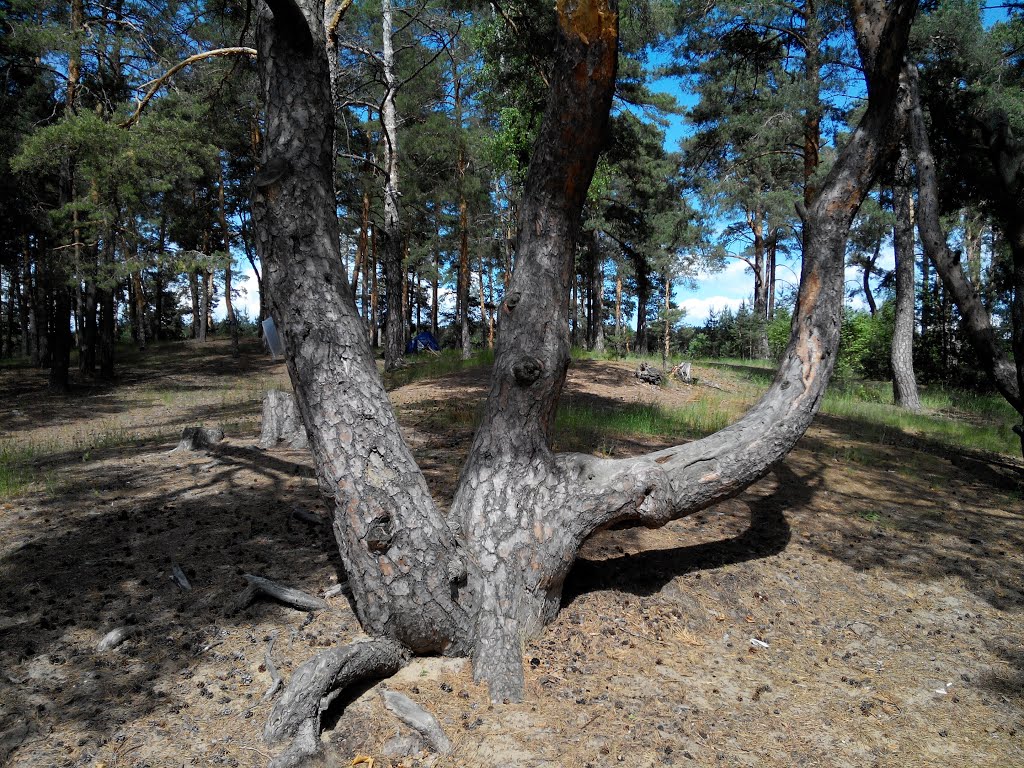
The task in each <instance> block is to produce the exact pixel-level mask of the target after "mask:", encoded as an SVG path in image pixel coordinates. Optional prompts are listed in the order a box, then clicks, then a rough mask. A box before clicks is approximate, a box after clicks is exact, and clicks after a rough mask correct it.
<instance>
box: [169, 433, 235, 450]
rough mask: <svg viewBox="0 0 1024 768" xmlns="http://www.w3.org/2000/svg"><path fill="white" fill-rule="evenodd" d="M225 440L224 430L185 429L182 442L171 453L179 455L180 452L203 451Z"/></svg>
mask: <svg viewBox="0 0 1024 768" xmlns="http://www.w3.org/2000/svg"><path fill="white" fill-rule="evenodd" d="M223 439H224V430H223V429H216V428H210V427H185V428H184V429H183V430H182V431H181V440H179V441H178V445H177V446H176V447H175V448H174V450H172V451H171V453H177V452H178V451H201V450H204V449H206V448H209V447H210V446H212V445H213V444H214V443H219V442H220V441H221V440H223Z"/></svg>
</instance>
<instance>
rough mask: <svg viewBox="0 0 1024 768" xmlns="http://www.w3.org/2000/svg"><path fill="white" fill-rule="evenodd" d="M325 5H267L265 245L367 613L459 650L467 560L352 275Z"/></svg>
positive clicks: (430, 643) (324, 481)
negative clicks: (421, 458)
mask: <svg viewBox="0 0 1024 768" xmlns="http://www.w3.org/2000/svg"><path fill="white" fill-rule="evenodd" d="M322 13H323V7H322V4H320V3H317V2H308V3H307V2H302V3H299V2H292V1H290V0H271V1H270V2H267V3H265V4H264V5H263V6H261V11H260V19H259V24H258V33H259V45H258V50H259V52H260V56H259V60H260V73H261V80H262V88H263V93H264V103H265V105H266V135H265V140H264V143H263V144H264V146H263V153H264V154H263V158H262V167H263V170H261V171H260V172H259V173H258V174H257V178H256V184H255V187H256V189H255V194H254V200H253V212H254V220H255V224H256V245H257V249H258V251H259V254H260V257H261V260H262V262H263V264H264V265H265V272H266V278H267V281H268V286H269V288H270V290H269V291H268V293H269V294H270V310H271V314H272V315H273V317H274V320H275V322H276V323H277V325H278V328H279V329H280V331H281V333H282V335H283V337H284V341H285V346H286V348H287V350H288V370H289V374H290V377H291V380H292V385H293V389H294V391H295V396H296V401H297V403H298V406H299V411H300V413H301V414H302V417H303V422H304V423H305V424H306V426H307V430H308V432H309V437H310V448H311V450H312V454H313V458H314V461H315V465H316V468H317V475H318V477H319V479H320V486H321V489H322V491H323V492H324V494H325V495H326V496H327V497H328V498H329V499H332V500H333V501H334V504H335V519H334V531H335V536H336V538H337V541H338V546H339V550H340V552H341V556H342V560H343V561H344V564H345V570H346V573H347V574H348V577H349V584H350V586H351V588H352V593H353V596H354V599H355V602H356V606H357V613H358V615H359V619H360V622H361V623H362V625H363V628H364V629H365V630H366V631H367V632H368V633H370V634H372V635H379V636H389V637H392V638H394V639H395V640H397V641H398V642H401V643H402V644H404V645H405V646H407V647H409V648H410V649H412V650H413V651H417V652H427V651H434V652H438V651H445V650H451V649H453V648H456V647H457V646H458V643H457V641H458V640H459V639H460V635H461V634H462V633H461V632H460V629H464V628H465V627H466V626H468V618H467V614H466V611H465V608H464V607H463V606H462V605H460V603H459V602H458V589H457V588H456V587H455V584H456V582H457V581H458V578H459V576H458V574H459V572H460V571H461V569H462V566H461V565H460V563H461V558H460V557H459V555H458V552H457V548H456V544H455V539H454V536H453V535H452V532H451V531H450V530H449V528H448V526H447V524H446V522H445V520H444V517H443V515H442V514H441V512H440V510H439V509H438V508H437V507H436V506H435V505H434V502H433V500H432V499H431V498H430V494H429V493H428V491H427V486H426V482H425V481H424V479H423V476H422V474H421V473H420V472H419V470H418V468H417V467H416V464H415V462H414V461H413V458H412V455H411V453H410V452H409V450H408V448H407V446H406V445H405V442H404V440H403V439H402V436H401V433H400V432H399V429H398V425H397V421H396V419H395V416H394V412H393V411H392V409H391V406H390V403H389V402H388V399H387V395H386V393H385V391H384V388H383V386H382V384H381V381H380V377H379V375H378V374H377V370H376V366H375V364H374V361H373V356H372V353H371V351H370V348H369V345H368V344H367V342H366V336H365V334H364V333H363V331H362V322H361V320H360V318H359V315H358V312H357V311H356V307H355V302H354V300H353V297H352V293H351V290H350V286H349V285H348V283H347V281H345V280H344V279H343V278H344V275H343V272H344V270H343V269H342V262H341V258H340V254H339V252H338V251H339V248H338V231H337V226H338V225H337V217H336V215H335V193H334V184H333V181H334V180H333V167H334V165H333V149H332V148H333V129H334V125H333V113H332V112H331V111H330V110H328V109H326V108H325V105H327V104H329V103H330V84H329V67H328V62H327V57H326V54H325V41H324V28H323V18H322ZM268 170H273V171H274V172H273V173H268ZM399 278H401V273H400V272H399ZM392 285H393V286H394V289H398V286H399V283H398V282H395V283H393V284H392ZM394 310H397V307H394V308H393V311H394ZM398 319H399V320H401V317H400V315H399V316H398ZM356 449H358V450H356ZM449 574H452V575H449ZM462 643H463V644H462V646H461V647H459V649H460V650H465V641H464V639H462Z"/></svg>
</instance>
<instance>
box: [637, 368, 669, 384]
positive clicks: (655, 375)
mask: <svg viewBox="0 0 1024 768" xmlns="http://www.w3.org/2000/svg"><path fill="white" fill-rule="evenodd" d="M633 375H634V376H636V377H637V378H638V379H640V381H642V382H644V383H645V384H660V383H661V379H662V376H663V374H662V372H661V369H659V368H655V367H654V366H653V365H650V364H649V363H640V367H639V368H637V369H636V370H635V371H633Z"/></svg>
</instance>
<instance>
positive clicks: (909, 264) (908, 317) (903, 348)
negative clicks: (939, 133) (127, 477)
mask: <svg viewBox="0 0 1024 768" xmlns="http://www.w3.org/2000/svg"><path fill="white" fill-rule="evenodd" d="M895 177H896V183H895V185H894V187H893V192H892V194H893V203H894V209H895V211H894V213H895V214H896V223H895V225H894V227H893V251H894V252H895V256H896V318H895V322H894V324H893V332H892V352H891V356H890V362H891V364H892V388H893V400H894V402H895V403H896V405H898V406H899V407H901V408H906V409H907V410H909V411H919V410H921V399H920V397H918V392H917V379H916V378H915V376H914V199H913V191H912V189H911V183H912V179H911V175H910V149H909V147H907V145H906V142H905V141H904V142H901V144H900V154H899V159H898V160H897V163H896V173H895Z"/></svg>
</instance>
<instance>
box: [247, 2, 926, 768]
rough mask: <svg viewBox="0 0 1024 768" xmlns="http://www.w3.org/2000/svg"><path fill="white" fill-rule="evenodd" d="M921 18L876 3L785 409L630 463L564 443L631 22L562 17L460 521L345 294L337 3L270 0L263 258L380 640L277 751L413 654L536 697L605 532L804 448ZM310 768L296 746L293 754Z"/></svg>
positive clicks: (824, 208) (288, 704) (682, 509)
mask: <svg viewBox="0 0 1024 768" xmlns="http://www.w3.org/2000/svg"><path fill="white" fill-rule="evenodd" d="M914 5H915V4H914V3H912V2H909V3H905V4H904V3H896V4H895V7H896V8H897V9H898V11H899V13H897V14H895V16H892V15H890V14H889V13H888V12H886V11H885V6H883V5H882V4H881V0H877V2H873V3H871V6H872V7H871V9H870V11H871V13H865V14H862V15H861V17H856V18H855V27H856V28H857V30H858V38H859V39H863V38H865V37H867V43H866V46H865V47H866V50H867V52H868V54H870V58H869V57H868V56H865V65H866V68H867V70H868V72H869V78H870V80H869V83H870V84H869V105H868V109H867V112H866V114H865V116H864V117H863V118H862V121H861V123H860V125H859V126H858V128H857V130H855V131H854V133H853V136H852V137H851V140H850V142H849V145H848V146H847V147H846V148H845V149H844V150H843V152H842V153H841V154H840V156H839V157H838V159H837V161H836V163H835V165H834V167H833V170H832V172H831V173H830V175H829V177H828V178H827V179H826V180H825V182H824V183H823V185H822V188H821V191H820V192H819V194H818V195H817V197H816V198H815V200H814V202H813V204H812V205H811V206H808V207H807V208H806V210H804V211H803V218H804V227H805V230H806V231H807V232H808V237H807V243H808V244H809V249H808V252H807V253H806V254H805V261H804V270H803V275H802V278H801V292H800V298H799V301H798V305H797V311H796V313H795V316H794V322H793V335H792V339H791V342H790V346H789V348H788V350H787V352H786V354H785V355H784V357H783V360H782V364H781V366H780V369H779V372H778V374H777V376H776V379H775V382H774V383H773V385H772V387H771V388H770V389H769V391H768V393H767V394H766V395H765V397H764V398H763V399H762V400H761V401H760V402H759V403H758V404H757V405H755V406H754V407H753V408H752V409H751V411H750V412H749V413H748V414H747V415H746V416H745V417H744V418H743V419H741V420H740V421H739V422H737V423H736V424H735V425H733V426H732V427H729V428H728V429H726V430H723V431H722V432H719V433H717V434H715V435H712V436H710V437H708V438H705V439H703V440H700V441H696V442H692V443H689V444H686V445H683V446H678V447H674V448H668V449H665V450H662V451H658V452H656V453H654V454H649V455H647V456H641V457H637V458H631V459H623V460H609V459H599V458H597V457H593V456H585V455H579V454H571V455H563V456H557V455H555V454H553V453H552V452H551V450H550V448H549V445H548V436H549V430H550V427H551V424H552V422H553V420H554V415H555V409H556V406H557V401H558V395H559V393H560V391H561V388H562V385H563V383H564V380H565V374H566V369H567V367H568V363H569V351H570V350H569V329H568V325H567V323H566V322H565V318H566V314H567V309H568V300H569V293H570V288H571V281H572V279H573V272H574V269H573V257H574V245H575V243H576V240H577V236H578V228H579V224H580V214H581V211H582V206H583V203H584V200H585V197H586V193H587V188H588V186H589V184H590V180H591V177H592V175H593V171H594V167H595V165H596V159H597V154H598V150H599V148H600V147H601V145H602V143H603V141H604V129H605V125H606V122H607V117H608V110H609V107H610V104H611V97H612V92H613V90H614V83H615V70H616V61H617V21H618V19H617V13H616V10H615V8H614V6H613V5H612V6H610V5H607V4H605V3H604V2H602V0H595V2H593V3H588V4H579V5H571V6H570V5H569V4H568V3H561V2H560V3H559V5H558V21H559V33H560V39H559V42H558V46H557V52H556V56H557V57H556V63H555V66H554V67H553V70H552V73H551V91H550V94H549V98H548V104H547V110H546V112H545V116H544V120H543V122H542V125H541V128H540V133H539V136H538V140H537V143H536V145H535V152H534V156H533V159H532V162H531V163H530V170H529V176H528V178H527V182H526V187H525V191H524V196H523V203H522V206H521V209H520V214H519V235H518V241H517V248H516V260H517V263H516V269H515V272H514V273H513V275H512V279H511V284H510V286H509V291H508V293H507V294H506V297H505V299H504V301H503V302H502V305H501V313H500V316H501V320H500V322H501V329H500V331H501V332H500V335H499V337H498V345H497V350H496V355H495V364H494V372H493V378H492V384H491V393H490V396H489V397H488V399H487V402H486V404H485V407H484V415H483V420H482V423H481V426H480V428H479V430H478V432H477V434H476V437H475V438H474V442H473V446H472V448H471V451H470V455H469V458H468V460H467V463H466V466H465V468H464V469H463V472H462V476H461V479H460V483H459V487H458V490H457V492H456V497H455V500H454V503H453V505H452V508H451V511H450V513H449V515H448V517H447V519H446V517H445V516H444V515H442V513H441V511H440V510H439V509H438V508H437V507H436V505H435V504H434V502H433V501H432V500H431V498H430V496H429V494H428V492H427V487H426V483H425V482H424V480H423V476H422V473H420V471H419V470H418V468H417V467H416V465H415V463H414V462H413V459H412V456H411V454H410V452H409V450H408V448H407V447H406V445H405V443H404V442H403V440H402V438H401V434H400V432H399V430H398V426H397V423H396V421H395V418H394V413H393V411H392V409H391V407H390V405H389V403H388V400H387V396H386V393H385V392H384V390H383V387H382V386H381V383H380V378H379V376H378V375H377V373H376V368H375V366H374V362H373V359H372V356H371V353H370V349H369V347H368V345H367V344H366V338H365V335H364V333H363V331H362V325H361V322H360V320H359V316H358V313H357V312H356V308H355V302H354V300H353V297H352V294H351V290H350V286H349V285H348V284H347V282H346V281H345V279H344V270H343V268H342V265H341V259H340V254H339V252H338V236H337V220H336V215H335V195H334V189H333V151H332V149H333V141H332V131H333V110H331V109H329V108H328V106H327V105H328V104H329V97H330V83H329V79H330V75H329V66H328V64H327V61H326V55H325V40H324V37H325V36H324V30H323V18H322V14H323V4H322V3H321V2H318V1H317V0H265V4H261V6H260V9H259V16H260V19H259V25H258V47H259V51H260V56H259V62H260V71H261V76H262V81H263V89H264V100H265V104H266V123H267V134H266V142H265V148H264V155H263V168H264V170H263V171H261V172H260V173H259V174H258V175H257V179H256V184H255V187H256V191H255V199H254V215H255V220H256V223H257V243H258V247H259V249H260V254H261V256H262V258H263V259H264V263H265V264H266V265H267V267H266V270H267V278H268V281H269V285H270V286H271V290H270V295H271V297H272V298H271V304H272V307H271V309H272V312H273V315H274V318H275V320H276V321H277V323H278V324H279V326H280V328H281V330H282V333H283V335H284V337H285V342H286V347H287V349H288V369H289V374H290V376H291V379H292V383H293V386H294V389H295V393H296V401H297V403H298V407H299V411H300V413H301V414H302V418H303V421H304V422H305V424H306V427H307V430H308V432H309V437H310V445H311V449H312V453H313V458H314V462H315V465H316V468H317V474H318V477H319V479H320V484H321V488H322V489H323V491H324V492H325V493H326V495H327V496H328V497H330V498H331V499H332V500H333V501H334V503H335V512H334V531H335V536H336V538H337V542H338V546H339V550H340V552H341V556H342V559H343V561H344V564H345V568H346V572H347V574H348V577H349V584H350V586H351V587H352V592H353V599H354V601H355V604H356V610H357V614H358V617H359V620H360V622H361V624H362V626H363V628H364V629H365V630H366V631H367V633H369V634H370V635H371V636H373V639H372V640H369V641H366V642H365V643H359V644H355V645H351V646H349V647H348V648H346V649H343V650H331V651H327V652H325V653H323V654H320V655H319V656H318V657H316V658H315V659H313V660H311V661H310V662H307V664H305V665H303V667H301V668H300V669H299V670H298V671H297V672H296V674H295V675H294V676H293V678H292V680H291V682H290V683H289V685H288V688H287V690H286V692H285V694H284V695H283V696H282V699H281V700H280V701H279V702H278V704H277V705H275V707H274V709H273V711H272V713H271V718H270V721H269V722H268V724H267V728H266V732H265V733H266V736H267V737H268V738H269V739H271V740H279V739H282V738H287V737H295V738H296V741H295V742H294V745H295V749H296V750H298V751H299V752H302V751H308V750H311V749H315V748H316V744H317V738H316V730H317V727H318V723H319V711H320V706H319V705H320V704H321V703H322V702H323V701H324V700H325V697H326V698H327V699H328V700H329V699H330V698H331V696H330V695H329V694H328V692H329V691H330V689H331V688H332V687H335V686H337V685H339V684H340V685H347V684H348V683H349V682H350V681H351V680H352V679H353V678H354V677H356V676H362V675H365V674H379V673H388V672H390V671H394V669H395V668H397V667H398V666H400V665H401V663H403V660H404V655H405V653H406V652H407V651H411V652H437V651H441V652H447V653H467V652H471V653H472V655H473V663H474V672H475V674H476V676H477V678H478V679H481V680H485V681H486V682H487V683H488V685H489V687H490V692H491V697H492V698H493V699H495V700H498V701H501V700H503V699H509V700H515V699H518V698H520V697H521V696H522V693H523V673H522V656H521V652H522V643H523V641H524V639H525V638H526V637H529V636H530V635H531V634H532V633H534V632H536V631H538V630H539V629H540V628H541V627H542V626H543V625H544V624H545V623H546V622H547V621H549V620H550V619H551V618H552V617H553V616H554V615H555V614H556V612H557V610H558V607H559V602H560V597H561V588H562V584H563V582H564V579H565V576H566V574H567V572H568V570H569V568H570V567H571V564H572V562H573V559H574V557H575V555H576V553H577V551H578V549H579V547H580V546H581V544H582V543H583V541H584V540H585V539H586V538H587V537H588V536H590V535H591V534H592V533H593V532H594V531H595V530H597V529H599V528H603V527H606V526H608V525H612V524H615V523H617V522H620V521H626V520H636V521H639V522H641V523H643V524H645V525H651V526H656V525H661V524H664V523H665V522H667V521H668V520H670V519H674V518H676V517H680V516H682V515H685V514H689V513H690V512H693V511H695V510H697V509H701V508H703V507H705V506H707V505H709V504H711V503H713V502H715V501H717V500H719V499H722V498H726V497H728V496H731V495H734V494H735V493H737V492H739V491H740V490H741V489H742V488H743V487H745V486H746V485H748V484H749V483H750V482H752V481H754V480H756V479H757V478H758V477H760V476H762V475H763V474H764V473H765V472H766V471H767V470H768V469H769V467H770V466H771V465H772V464H773V463H775V462H776V461H778V460H779V459H780V458H781V457H782V456H784V455H785V453H786V452H787V451H788V450H789V449H790V448H791V447H792V446H793V444H794V443H795V442H796V440H797V439H799V437H800V436H801V435H802V434H803V432H804V430H805V429H806V427H807V426H808V424H809V423H810V421H811V419H812V417H813V415H814V413H815V411H816V409H817V405H818V403H819V402H820V399H821V397H822V395H823V393H824V388H825V385H826V384H827V381H828V377H829V373H830V371H831V368H832V365H833V362H834V360H835V354H836V348H837V345H838V336H839V325H840V322H839V321H840V319H841V312H842V298H843V290H842V288H843V265H844V259H843V256H844V250H845V240H846V235H847V232H848V229H849V225H850V222H851V220H852V218H853V216H854V215H855V214H856V212H857V209H858V207H859V205H860V203H861V202H862V200H863V198H864V195H865V194H866V191H867V189H868V188H869V187H870V185H871V183H872V182H873V181H874V178H875V176H876V174H877V171H878V168H879V166H880V165H881V163H883V162H884V161H885V160H886V159H887V158H886V155H887V150H888V146H889V140H890V139H891V136H890V134H889V131H890V130H891V129H892V128H893V127H894V126H896V125H897V124H898V121H897V120H896V119H895V118H896V113H895V111H894V110H893V108H892V107H893V104H894V102H895V80H896V73H897V72H898V69H899V61H900V59H901V57H902V51H903V50H904V49H905V44H906V36H907V28H908V26H909V15H910V12H912V10H913V8H914ZM271 11H272V13H273V16H271ZM894 57H895V61H894ZM296 116H301V117H302V119H297V118H296ZM272 169H283V172H274V173H268V170H272ZM295 759H296V752H294V751H293V752H290V753H288V754H287V756H286V757H285V760H287V761H294V760H295ZM278 764H282V763H278Z"/></svg>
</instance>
